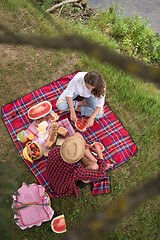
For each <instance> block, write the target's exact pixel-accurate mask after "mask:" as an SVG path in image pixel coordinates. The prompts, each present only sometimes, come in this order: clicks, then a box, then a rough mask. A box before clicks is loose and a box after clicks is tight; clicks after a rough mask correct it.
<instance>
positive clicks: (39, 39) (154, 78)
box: [0, 25, 160, 86]
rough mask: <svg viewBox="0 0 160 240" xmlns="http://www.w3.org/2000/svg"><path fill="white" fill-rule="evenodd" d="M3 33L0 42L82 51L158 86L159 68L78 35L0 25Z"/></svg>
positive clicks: (159, 84) (159, 78)
mask: <svg viewBox="0 0 160 240" xmlns="http://www.w3.org/2000/svg"><path fill="white" fill-rule="evenodd" d="M0 29H1V30H2V31H3V33H2V34H1V33H0V43H3V44H4V43H7V44H13V45H30V46H33V47H37V48H44V49H70V50H78V51H81V52H84V53H86V54H88V55H90V56H92V57H94V58H95V59H97V60H99V61H101V62H104V63H109V64H111V65H113V66H115V67H116V68H119V69H121V70H123V71H125V72H128V73H130V74H133V75H135V76H137V77H140V78H142V79H144V80H145V81H146V79H148V80H150V81H151V82H153V83H156V84H157V85H158V86H160V68H158V67H157V68H156V67H153V66H150V65H147V64H145V63H142V62H140V61H138V60H136V59H134V58H132V57H126V56H124V55H122V54H120V53H117V52H115V51H114V50H112V49H110V48H109V47H107V46H106V47H104V46H100V45H99V44H97V43H94V42H91V41H89V40H87V39H85V38H83V37H81V36H78V35H68V34H65V33H63V34H62V35H61V36H60V37H55V38H52V37H44V36H28V35H24V34H15V33H14V32H12V31H9V30H7V29H6V28H5V27H4V26H3V25H0Z"/></svg>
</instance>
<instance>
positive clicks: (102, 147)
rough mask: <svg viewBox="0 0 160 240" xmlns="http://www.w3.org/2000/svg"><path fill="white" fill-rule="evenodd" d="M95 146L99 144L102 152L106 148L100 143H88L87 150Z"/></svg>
mask: <svg viewBox="0 0 160 240" xmlns="http://www.w3.org/2000/svg"><path fill="white" fill-rule="evenodd" d="M95 144H98V145H99V146H100V148H101V151H102V152H103V151H104V150H105V147H104V146H103V144H102V143H100V142H94V143H92V144H88V143H86V144H85V147H86V148H92V147H93V146H94V145H95Z"/></svg>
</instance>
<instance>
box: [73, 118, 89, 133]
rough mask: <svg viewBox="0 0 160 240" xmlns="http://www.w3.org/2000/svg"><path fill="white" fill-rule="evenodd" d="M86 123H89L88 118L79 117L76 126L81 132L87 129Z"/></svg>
mask: <svg viewBox="0 0 160 240" xmlns="http://www.w3.org/2000/svg"><path fill="white" fill-rule="evenodd" d="M86 123H87V119H85V118H78V119H77V121H76V122H75V127H76V128H77V130H79V131H80V132H84V131H86Z"/></svg>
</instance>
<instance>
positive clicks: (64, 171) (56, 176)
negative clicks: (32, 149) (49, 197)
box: [46, 146, 106, 197]
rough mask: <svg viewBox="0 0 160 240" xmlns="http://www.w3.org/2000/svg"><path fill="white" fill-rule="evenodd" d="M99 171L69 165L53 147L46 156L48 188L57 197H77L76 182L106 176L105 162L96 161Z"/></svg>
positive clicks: (58, 148)
mask: <svg viewBox="0 0 160 240" xmlns="http://www.w3.org/2000/svg"><path fill="white" fill-rule="evenodd" d="M98 164H99V170H89V169H85V168H84V166H83V165H82V164H69V163H67V162H65V161H64V160H63V159H62V157H61V155H60V147H58V146H57V147H54V149H53V150H52V151H50V152H49V155H48V163H47V167H46V173H47V179H48V181H49V183H50V187H51V188H52V189H53V191H54V192H55V193H56V194H57V195H58V196H59V197H63V196H67V195H70V194H75V195H76V196H77V197H78V191H79V190H80V189H79V188H78V187H77V186H76V180H90V181H96V180H100V179H103V178H104V177H105V176H106V171H105V166H106V164H105V162H104V161H103V160H101V159H100V160H99V161H98Z"/></svg>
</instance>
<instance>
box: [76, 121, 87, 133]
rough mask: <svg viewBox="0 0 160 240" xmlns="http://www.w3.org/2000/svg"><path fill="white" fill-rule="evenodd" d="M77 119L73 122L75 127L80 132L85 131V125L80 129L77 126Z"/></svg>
mask: <svg viewBox="0 0 160 240" xmlns="http://www.w3.org/2000/svg"><path fill="white" fill-rule="evenodd" d="M77 121H78V120H77ZM77 121H76V122H75V127H76V128H77V130H78V131H80V132H84V131H86V126H85V127H84V128H82V129H80V128H79V127H78V126H77Z"/></svg>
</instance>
